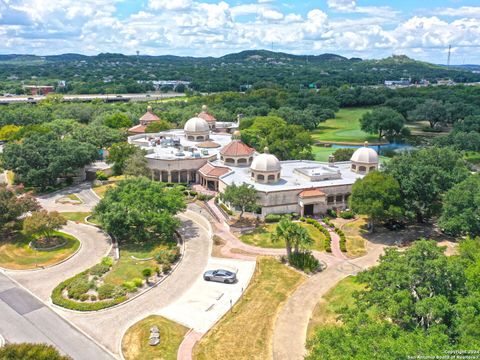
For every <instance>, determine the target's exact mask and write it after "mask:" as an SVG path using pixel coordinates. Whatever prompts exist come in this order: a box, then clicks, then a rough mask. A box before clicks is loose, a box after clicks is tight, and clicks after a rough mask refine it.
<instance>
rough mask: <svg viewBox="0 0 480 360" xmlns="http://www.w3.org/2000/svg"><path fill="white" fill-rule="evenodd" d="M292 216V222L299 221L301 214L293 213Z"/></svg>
mask: <svg viewBox="0 0 480 360" xmlns="http://www.w3.org/2000/svg"><path fill="white" fill-rule="evenodd" d="M290 215H291V216H292V220H297V219H298V218H299V217H300V214H299V213H296V212H292V213H291V214H290Z"/></svg>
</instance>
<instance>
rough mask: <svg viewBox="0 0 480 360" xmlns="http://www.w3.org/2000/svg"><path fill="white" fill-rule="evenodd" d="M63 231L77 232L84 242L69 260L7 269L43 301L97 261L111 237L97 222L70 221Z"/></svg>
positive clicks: (72, 233)
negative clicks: (38, 268) (16, 269)
mask: <svg viewBox="0 0 480 360" xmlns="http://www.w3.org/2000/svg"><path fill="white" fill-rule="evenodd" d="M62 231H64V232H66V233H68V234H71V235H73V236H75V237H76V238H77V239H79V240H80V241H81V243H82V246H81V248H80V250H79V252H78V253H77V254H75V255H74V256H73V257H72V258H70V259H69V260H67V261H65V262H63V263H61V264H59V265H55V266H52V267H50V268H46V269H43V270H27V271H6V274H7V275H8V276H10V277H11V278H13V279H15V280H16V281H18V282H19V283H21V284H22V285H23V286H25V287H26V288H27V289H28V290H30V291H31V292H33V293H34V294H35V295H36V296H38V297H39V298H40V299H42V300H43V301H47V300H48V299H49V298H50V294H51V293H52V290H53V289H54V288H55V287H56V286H57V285H58V284H59V283H60V282H62V281H63V280H65V279H68V278H69V277H72V276H74V275H76V274H78V273H79V272H81V271H83V270H85V269H87V268H89V267H91V266H93V265H95V264H97V263H98V262H99V261H100V259H101V258H102V257H103V256H105V255H106V253H107V252H108V251H109V249H110V246H111V245H110V239H109V238H108V237H107V236H106V235H105V234H104V233H103V232H102V231H100V230H99V229H98V228H96V227H94V226H89V225H84V224H76V223H74V222H72V221H69V222H68V223H67V225H66V226H64V227H63V228H62Z"/></svg>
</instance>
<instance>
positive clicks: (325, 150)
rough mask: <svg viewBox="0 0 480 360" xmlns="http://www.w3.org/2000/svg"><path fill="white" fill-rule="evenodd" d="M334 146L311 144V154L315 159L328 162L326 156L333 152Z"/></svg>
mask: <svg viewBox="0 0 480 360" xmlns="http://www.w3.org/2000/svg"><path fill="white" fill-rule="evenodd" d="M335 150H337V149H335V148H332V147H323V146H312V154H313V155H314V156H315V160H317V161H323V162H328V157H329V156H330V155H331V154H333V153H334V152H335Z"/></svg>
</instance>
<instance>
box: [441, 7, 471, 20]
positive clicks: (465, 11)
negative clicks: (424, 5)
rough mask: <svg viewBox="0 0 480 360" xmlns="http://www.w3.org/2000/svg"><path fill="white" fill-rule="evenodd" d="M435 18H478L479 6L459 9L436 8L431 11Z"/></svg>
mask: <svg viewBox="0 0 480 360" xmlns="http://www.w3.org/2000/svg"><path fill="white" fill-rule="evenodd" d="M433 13H434V14H435V15H437V16H454V17H467V18H480V6H461V7H459V8H438V9H435V10H434V11H433Z"/></svg>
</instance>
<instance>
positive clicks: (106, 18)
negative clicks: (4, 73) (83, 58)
mask: <svg viewBox="0 0 480 360" xmlns="http://www.w3.org/2000/svg"><path fill="white" fill-rule="evenodd" d="M449 44H451V45H452V63H456V64H462V63H480V0H476V1H474V0H426V1H418V0H416V1H414V0H401V1H386V0H383V1H382V0H304V1H286V0H285V1H276V0H223V1H218V0H82V1H78V0H54V1H53V0H0V53H3V54H7V53H34V54H40V55H46V54H60V53H67V52H77V53H83V54H97V53H100V52H120V53H126V54H134V53H135V51H137V50H138V51H140V53H142V54H150V55H160V54H176V55H190V56H221V55H224V54H226V53H230V52H237V51H241V50H247V49H263V48H268V49H270V48H272V46H273V49H274V50H278V51H285V52H291V53H295V54H320V53H325V52H329V53H336V54H340V55H344V56H348V57H353V56H355V57H362V58H383V57H387V56H390V55H392V54H406V55H408V56H411V57H414V58H416V59H420V60H425V61H431V62H435V63H445V62H446V58H447V49H448V45H449Z"/></svg>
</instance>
